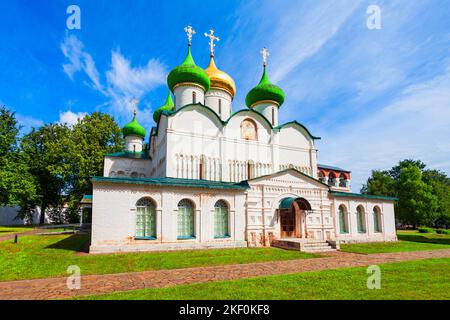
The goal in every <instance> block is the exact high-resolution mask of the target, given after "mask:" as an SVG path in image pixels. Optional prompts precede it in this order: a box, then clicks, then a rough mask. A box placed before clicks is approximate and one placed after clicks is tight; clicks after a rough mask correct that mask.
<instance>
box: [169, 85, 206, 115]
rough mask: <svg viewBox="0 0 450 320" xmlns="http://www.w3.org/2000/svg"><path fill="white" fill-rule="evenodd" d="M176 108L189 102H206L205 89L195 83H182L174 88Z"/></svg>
mask: <svg viewBox="0 0 450 320" xmlns="http://www.w3.org/2000/svg"><path fill="white" fill-rule="evenodd" d="M173 95H174V99H175V101H174V104H175V110H179V109H180V108H182V107H184V106H185V105H188V104H196V103H201V104H205V90H204V89H203V87H201V86H199V85H195V84H191V83H189V84H185V85H184V84H182V85H178V86H176V87H175V88H174V89H173Z"/></svg>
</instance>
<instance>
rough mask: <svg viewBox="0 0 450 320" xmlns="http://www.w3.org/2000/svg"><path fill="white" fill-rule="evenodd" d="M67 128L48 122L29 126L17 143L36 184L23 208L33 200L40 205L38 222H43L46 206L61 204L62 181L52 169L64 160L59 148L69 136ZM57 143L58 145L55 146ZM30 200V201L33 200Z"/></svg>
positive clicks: (61, 177)
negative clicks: (34, 194)
mask: <svg viewBox="0 0 450 320" xmlns="http://www.w3.org/2000/svg"><path fill="white" fill-rule="evenodd" d="M69 133H70V129H69V128H68V127H67V126H66V125H61V124H49V125H44V126H42V127H41V128H39V129H38V130H36V129H33V130H32V131H31V132H30V133H29V134H27V135H25V136H24V137H23V139H22V142H21V149H22V153H23V158H24V161H25V163H26V165H27V166H28V171H29V173H30V174H31V175H32V176H33V177H34V180H35V183H36V193H37V196H36V199H34V200H32V199H29V201H25V202H23V203H22V205H23V206H24V207H25V208H28V207H30V206H32V205H33V204H34V203H35V204H37V205H39V206H40V208H41V215H40V218H39V223H40V224H43V223H44V222H45V212H46V210H47V209H48V208H49V207H54V206H55V207H56V206H58V205H60V204H61V201H62V196H63V193H64V188H65V186H66V181H65V180H64V177H63V176H62V175H60V174H57V173H55V172H54V171H53V170H52V168H53V167H54V166H55V165H56V164H57V163H59V164H61V165H63V164H64V163H65V161H66V160H65V158H64V154H63V153H60V152H59V151H60V149H61V148H60V147H61V145H62V144H64V143H65V141H66V140H67V137H68V136H69ZM56 146H58V148H57V147H56ZM33 202H34V203H33Z"/></svg>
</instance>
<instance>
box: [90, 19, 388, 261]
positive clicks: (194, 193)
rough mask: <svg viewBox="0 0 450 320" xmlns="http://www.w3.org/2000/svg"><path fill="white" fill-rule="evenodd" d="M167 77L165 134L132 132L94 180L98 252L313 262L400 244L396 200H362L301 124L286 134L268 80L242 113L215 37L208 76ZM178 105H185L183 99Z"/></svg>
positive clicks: (200, 72) (289, 126)
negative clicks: (265, 252)
mask: <svg viewBox="0 0 450 320" xmlns="http://www.w3.org/2000/svg"><path fill="white" fill-rule="evenodd" d="M185 31H186V33H187V35H188V52H187V55H186V58H185V60H184V62H183V63H182V64H181V65H180V66H178V67H176V68H174V69H173V70H172V71H171V72H170V73H169V75H168V77H167V83H168V87H169V90H170V91H169V94H168V97H167V100H166V103H165V104H164V105H163V106H162V107H161V108H159V109H158V110H156V111H155V113H154V116H153V117H154V120H155V122H156V127H153V128H152V129H151V131H150V139H149V142H148V144H144V139H145V136H146V133H147V132H146V130H145V128H143V127H142V126H141V125H140V124H139V123H138V121H137V119H136V113H135V114H134V118H133V120H132V121H131V122H130V123H129V124H127V125H126V126H125V127H124V128H123V134H124V138H125V145H126V147H125V150H124V151H123V152H118V153H114V154H108V155H105V160H104V174H103V177H92V179H91V180H92V184H93V197H92V206H93V211H92V242H91V248H90V250H91V252H118V251H149V250H177V249H200V248H202V249H205V248H231V247H247V246H248V247H255V246H278V247H284V248H292V249H299V250H303V251H326V250H336V249H339V244H340V243H345V242H347V243H348V242H370V241H395V240H397V238H396V232H395V217H394V201H395V199H394V198H389V197H379V196H368V195H361V194H354V193H350V171H348V170H344V169H340V168H337V167H332V166H326V165H320V164H318V162H317V149H316V148H315V140H317V139H320V138H318V137H316V136H314V135H312V134H311V133H310V132H309V131H308V129H307V128H306V127H305V126H303V125H302V124H300V123H298V122H297V121H291V122H288V123H284V124H280V123H279V122H278V113H279V111H280V108H281V106H282V104H283V102H284V98H285V94H284V92H283V91H282V89H281V88H279V87H278V86H276V85H274V84H272V83H271V82H270V80H269V77H268V74H267V70H266V69H267V68H266V65H267V64H266V62H267V56H268V52H267V50H266V49H265V48H264V49H263V50H262V55H263V62H264V63H263V74H262V77H261V81H260V82H259V84H258V85H257V86H256V87H254V88H253V89H251V90H250V92H249V93H248V94H247V97H246V101H245V102H246V105H247V108H244V109H241V110H238V111H233V105H232V104H233V98H234V95H235V93H236V86H235V83H234V81H233V79H232V78H231V77H230V76H229V75H228V74H226V73H225V72H223V71H221V70H219V69H218V68H217V67H216V64H215V61H214V45H215V44H214V41H217V40H219V39H218V38H217V37H216V36H215V35H214V31H213V30H211V31H210V33H209V34H206V33H205V36H207V37H208V38H209V39H210V43H209V44H210V57H211V58H210V63H209V66H208V67H207V68H206V69H205V70H204V69H202V68H200V67H199V66H197V65H196V64H195V62H194V59H193V57H192V53H191V41H192V35H193V34H194V33H195V31H194V30H193V29H192V27H190V26H189V27H187V28H186V29H185ZM172 94H173V99H172Z"/></svg>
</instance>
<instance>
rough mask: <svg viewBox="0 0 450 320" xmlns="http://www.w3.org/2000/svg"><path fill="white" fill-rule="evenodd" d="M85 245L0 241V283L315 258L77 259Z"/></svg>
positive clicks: (219, 253) (212, 253) (185, 254)
mask: <svg viewBox="0 0 450 320" xmlns="http://www.w3.org/2000/svg"><path fill="white" fill-rule="evenodd" d="M88 241H89V236H87V235H49V236H42V235H30V236H23V237H19V243H18V244H14V243H13V242H12V240H7V241H2V242H0V281H7V280H19V279H32V278H45V277H58V276H66V275H67V273H66V270H67V267H68V266H69V265H77V266H79V267H80V268H81V273H82V275H87V274H108V273H120V272H132V271H144V270H158V269H175V268H188V267H198V266H211V265H223V264H240V263H252V262H263V261H274V260H292V259H306V258H314V257H319V256H318V255H313V254H309V253H302V252H298V251H287V250H282V249H277V248H239V249H216V250H195V251H171V252H158V253H156V252H155V253H127V254H126V253H122V254H102V255H86V254H85V255H80V254H78V255H77V254H76V253H77V252H79V251H82V250H83V248H85V247H86V244H87V242H88Z"/></svg>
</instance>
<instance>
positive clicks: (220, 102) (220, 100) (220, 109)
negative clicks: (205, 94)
mask: <svg viewBox="0 0 450 320" xmlns="http://www.w3.org/2000/svg"><path fill="white" fill-rule="evenodd" d="M219 115H222V99H219Z"/></svg>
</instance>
